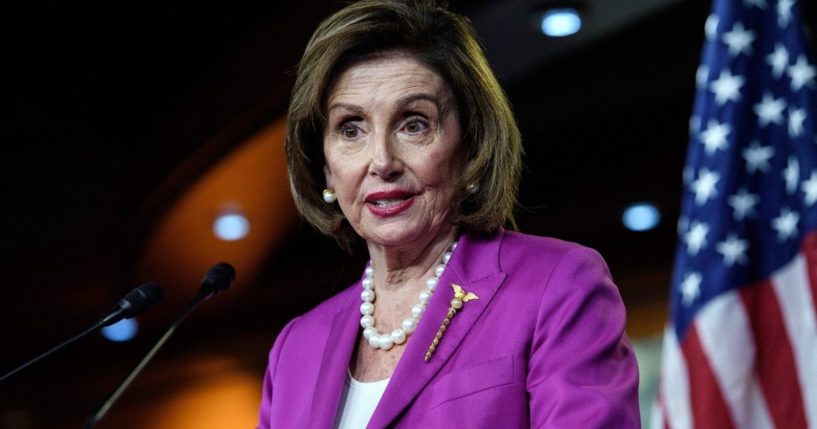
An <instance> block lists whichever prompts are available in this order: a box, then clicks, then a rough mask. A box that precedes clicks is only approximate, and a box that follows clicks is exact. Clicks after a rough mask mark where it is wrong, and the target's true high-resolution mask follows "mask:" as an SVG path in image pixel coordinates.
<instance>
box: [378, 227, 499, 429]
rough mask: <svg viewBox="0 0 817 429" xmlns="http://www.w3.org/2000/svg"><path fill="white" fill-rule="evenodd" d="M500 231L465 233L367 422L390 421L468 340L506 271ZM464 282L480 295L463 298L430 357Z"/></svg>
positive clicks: (471, 290)
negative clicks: (500, 252) (481, 234)
mask: <svg viewBox="0 0 817 429" xmlns="http://www.w3.org/2000/svg"><path fill="white" fill-rule="evenodd" d="M501 237H502V232H500V233H499V234H496V235H495V236H493V237H492V239H489V240H481V239H479V237H474V236H468V235H463V238H462V239H461V240H460V242H459V244H458V247H457V250H456V251H455V252H454V256H452V258H451V261H449V263H448V266H447V267H446V270H445V272H444V273H443V275H442V276H441V277H440V282H439V284H438V286H437V290H436V291H435V292H434V295H433V296H432V298H431V300H430V301H429V303H428V307H427V308H426V311H425V314H423V317H422V318H421V319H420V323H419V324H418V326H417V330H416V331H415V332H414V333H413V334H412V335H411V337H410V338H409V343H408V345H407V346H406V350H405V351H404V352H403V355H402V357H401V358H400V362H399V363H398V364H397V367H396V368H395V370H394V373H393V374H392V377H391V380H390V381H389V385H388V387H387V388H386V391H385V392H384V393H383V397H382V398H381V399H380V402H379V403H378V405H377V408H376V409H375V412H374V415H373V416H372V419H371V420H370V421H369V427H371V428H380V427H386V426H388V425H390V424H391V423H392V422H393V421H394V420H395V419H396V418H398V417H399V416H400V414H401V413H402V412H403V411H404V410H405V409H406V408H407V407H408V406H409V405H411V403H412V402H413V401H414V399H415V398H416V397H417V396H418V395H419V394H420V392H421V391H422V390H423V389H424V388H425V387H426V385H428V383H429V382H430V381H431V380H432V379H433V378H434V377H435V376H436V375H437V373H438V372H439V371H440V370H441V369H442V368H443V367H444V366H445V364H446V362H448V360H449V359H450V358H451V356H452V355H453V354H454V352H455V351H456V350H457V348H458V347H459V345H460V343H462V341H464V340H465V339H466V338H467V336H468V333H469V331H470V330H471V327H472V326H473V325H474V324H475V323H476V322H477V320H479V318H480V315H482V313H483V311H484V310H485V309H486V308H487V307H488V306H489V305H490V303H491V300H492V299H493V297H494V295H495V294H496V292H497V290H499V287H500V286H501V285H502V282H503V280H504V279H505V277H506V274H505V273H503V272H501V271H500V270H499V264H498V260H497V257H498V250H499V244H500V242H501ZM452 283H454V284H457V285H459V286H461V287H462V288H463V289H464V290H465V291H466V292H471V293H474V294H475V295H476V296H478V297H479V299H476V300H471V301H469V302H466V303H464V305H463V307H462V308H461V309H460V310H459V311H458V312H457V313H456V314H455V315H454V317H452V318H451V321H450V323H449V325H448V328H447V329H446V331H445V333H444V334H443V336H442V338H441V339H440V341H439V344H438V346H437V349H436V351H435V352H434V354H433V356H431V358H430V359H429V360H428V361H425V360H424V356H425V354H426V351H427V350H428V348H429V346H430V345H431V342H432V341H433V340H434V337H435V336H436V334H437V331H438V330H439V328H440V325H441V324H442V322H443V320H444V319H445V317H446V314H447V313H448V308H449V305H450V302H451V300H452V299H453V298H454V291H453V289H452V287H451V284H452Z"/></svg>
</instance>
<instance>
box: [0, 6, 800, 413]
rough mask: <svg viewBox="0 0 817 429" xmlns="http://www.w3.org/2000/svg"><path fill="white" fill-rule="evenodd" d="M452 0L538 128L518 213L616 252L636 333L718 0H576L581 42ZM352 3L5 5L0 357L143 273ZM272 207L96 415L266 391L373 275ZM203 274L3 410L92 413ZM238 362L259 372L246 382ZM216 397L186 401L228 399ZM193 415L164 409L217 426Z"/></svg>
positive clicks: (522, 112) (643, 319) (11, 385)
mask: <svg viewBox="0 0 817 429" xmlns="http://www.w3.org/2000/svg"><path fill="white" fill-rule="evenodd" d="M451 4H452V7H453V8H454V9H456V10H459V11H461V12H463V13H465V14H467V15H469V16H470V17H471V18H472V20H473V21H474V23H475V26H476V27H477V30H478V32H479V33H480V35H481V37H482V38H483V42H484V45H485V47H486V52H487V55H488V57H489V59H490V60H491V62H492V64H493V66H494V67H495V69H496V71H497V73H498V75H499V77H500V80H501V81H502V83H503V85H504V87H505V88H506V90H507V92H508V95H509V97H510V99H511V101H512V103H513V106H514V110H515V111H516V114H517V118H518V120H519V124H520V127H521V129H522V132H523V140H524V146H525V151H526V157H525V164H526V170H525V173H524V179H523V182H522V188H521V192H520V195H519V200H520V207H519V209H518V211H517V219H518V222H519V226H520V229H521V230H522V231H524V232H528V233H533V234H539V235H550V236H557V237H560V238H564V239H567V240H572V241H578V242H580V243H582V244H585V245H588V246H591V247H594V248H596V249H598V250H599V251H600V252H601V253H602V254H603V255H604V256H605V258H606V259H607V261H608V263H609V265H610V268H611V271H612V273H613V276H614V278H615V279H616V282H617V284H618V285H619V287H620V289H621V292H622V295H623V297H624V299H625V303H626V305H627V307H628V312H629V318H630V322H629V326H628V330H629V332H630V334H631V336H633V337H635V338H638V337H641V336H651V335H656V334H658V333H660V331H661V329H662V325H663V321H664V318H665V317H666V296H667V291H668V289H667V288H668V284H669V277H670V271H671V264H672V257H673V250H674V246H675V220H676V217H677V212H678V210H679V200H680V190H681V181H680V177H681V169H682V166H683V161H684V153H685V150H686V143H687V127H688V125H687V124H688V118H689V115H690V111H691V104H692V98H693V93H694V76H695V69H696V67H697V63H698V57H699V52H700V47H701V44H702V40H703V23H704V20H705V18H706V15H707V13H708V9H709V3H708V2H704V1H686V0H662V1H656V2H648V1H635V0H634V1H628V2H616V1H612V0H588V1H586V2H570V3H569V4H570V5H575V6H577V7H579V8H580V10H582V11H583V12H584V13H585V14H586V16H587V19H586V22H585V27H584V28H583V30H582V32H580V33H579V34H577V35H576V36H572V37H571V38H566V39H547V38H544V37H543V36H541V34H538V33H537V31H536V29H535V25H534V23H535V21H536V16H537V14H538V13H540V11H541V10H544V8H545V7H547V6H550V5H553V4H557V3H555V2H548V1H534V0H529V1H521V0H520V1H508V2H502V1H488V0H482V1H476V2H473V1H472V2H466V1H454V2H451ZM559 4H564V2H562V3H559ZM340 5H341V4H340V3H337V2H330V1H312V2H295V1H268V2H265V3H263V4H260V5H259V4H255V5H252V6H249V5H240V4H229V5H227V4H222V5H217V6H216V5H213V6H207V5H204V4H196V5H195V6H192V5H183V4H176V3H175V2H171V3H170V4H164V5H161V6H151V5H143V4H127V5H112V4H108V5H104V6H100V5H94V6H91V5H57V6H55V5H34V6H31V7H29V8H24V7H19V6H18V7H17V8H16V9H11V10H7V11H6V12H5V13H4V14H3V15H4V17H3V18H2V21H3V25H2V28H3V30H2V31H3V37H2V40H3V42H2V58H3V61H2V63H3V66H2V76H3V79H2V82H3V85H2V88H3V92H2V93H3V99H4V100H5V104H6V105H7V106H6V109H4V110H5V111H6V113H5V114H4V115H3V116H4V121H3V123H4V124H5V127H4V130H5V131H6V132H5V136H4V137H5V138H4V139H3V140H4V144H3V156H2V160H3V168H2V174H3V180H2V183H3V185H4V186H3V188H2V199H3V201H4V204H3V216H2V218H0V219H2V235H1V236H0V237H1V238H0V249H2V250H1V251H2V264H3V265H2V272H3V273H4V276H3V281H2V283H1V284H2V285H1V286H0V371H2V372H5V371H7V370H10V369H11V368H13V367H15V366H16V365H17V364H19V363H21V362H23V361H24V360H25V359H27V358H30V357H32V356H34V355H36V354H37V353H39V352H41V351H44V350H45V349H47V348H49V347H50V346H52V345H54V344H56V343H57V342H59V341H61V340H63V339H66V338H68V337H70V336H72V335H74V334H76V333H78V332H80V331H81V330H82V329H84V328H85V327H86V326H89V325H90V324H91V323H92V322H93V321H95V320H96V318H98V317H99V316H100V315H101V313H102V312H104V310H105V309H107V306H108V305H110V304H111V303H113V302H115V301H116V300H117V299H118V298H119V297H120V296H121V295H123V294H124V293H125V292H127V291H128V290H130V289H131V288H133V287H134V286H136V285H137V284H138V283H139V282H141V281H144V280H145V279H143V278H141V276H142V275H143V273H144V270H143V268H140V267H142V266H143V264H142V263H141V262H140V261H139V259H140V255H141V254H142V251H143V249H144V248H145V246H146V245H147V242H148V237H149V236H150V235H151V233H152V231H154V229H155V228H156V227H157V225H159V223H160V219H161V218H162V216H163V215H164V214H165V213H166V212H167V211H168V210H170V209H171V208H172V207H173V204H174V202H175V201H178V200H180V199H182V198H184V196H185V193H186V192H188V190H189V189H191V188H192V187H193V186H194V185H195V184H196V183H197V181H199V180H200V179H201V178H202V177H204V176H205V175H206V174H207V172H208V171H211V170H212V169H213V168H214V167H215V166H217V165H218V164H219V162H220V161H222V160H223V159H225V157H227V156H228V155H229V154H231V153H233V152H234V151H235V150H236V149H237V148H239V147H240V146H241V145H242V143H243V142H245V141H246V140H247V139H248V138H249V137H250V136H252V135H253V134H254V133H256V132H258V131H259V130H261V129H263V127H264V126H266V125H267V124H269V123H271V122H273V121H275V120H276V119H279V118H281V117H282V116H283V115H284V114H285V110H286V105H287V98H288V95H289V91H290V88H291V85H292V82H293V80H294V76H293V74H294V70H295V67H296V64H297V61H298V59H299V57H300V54H301V53H302V51H303V48H304V46H305V44H306V40H307V39H308V37H309V35H310V34H311V32H312V31H313V30H314V28H315V27H316V26H317V24H318V23H319V22H320V20H321V19H322V18H323V17H325V16H326V15H327V14H329V13H331V11H333V10H336V9H337V8H339V7H340ZM812 9H813V8H812ZM810 12H813V10H812V11H810ZM807 16H811V15H807ZM638 201H650V202H652V203H653V204H655V205H656V206H657V207H658V208H659V209H660V210H661V213H662V216H663V217H662V219H661V222H660V224H659V226H658V228H656V229H655V230H652V231H649V232H641V233H638V232H632V231H628V230H626V229H624V227H623V226H622V225H621V221H620V219H621V213H622V210H623V209H624V208H625V207H626V206H627V205H629V204H631V203H634V202H638ZM273 203H275V204H291V203H290V202H289V201H288V200H282V201H280V202H273ZM273 222H274V223H276V224H278V227H279V228H280V229H281V230H282V231H284V232H283V233H282V235H281V237H283V238H281V239H280V240H278V241H276V243H275V246H272V247H270V248H269V249H268V250H267V251H266V252H265V253H264V254H263V255H260V258H261V260H262V263H261V264H260V268H258V269H257V270H255V271H253V273H252V274H251V275H249V276H244V277H242V272H241V271H239V274H238V281H237V282H236V284H235V285H234V286H233V289H238V290H237V291H235V292H234V291H232V290H231V291H230V292H228V293H227V294H225V296H224V297H219V298H217V300H213V301H212V302H207V303H205V304H206V305H205V306H206V307H207V308H201V309H200V310H199V311H197V313H195V314H194V315H193V316H192V317H191V318H190V319H189V320H188V321H187V322H186V323H185V325H183V326H182V328H181V329H180V330H179V332H177V334H176V336H175V337H174V338H173V339H172V341H171V343H170V344H169V345H168V347H166V348H165V349H164V350H163V351H162V352H161V353H160V354H159V356H158V357H157V359H156V361H155V362H154V363H153V364H152V365H151V366H150V367H149V368H148V371H146V373H145V374H143V375H142V376H141V377H140V379H139V380H138V381H137V383H136V384H135V385H134V386H133V389H132V390H131V391H129V392H128V393H126V395H125V396H123V398H122V400H121V401H120V402H119V403H118V404H117V406H116V407H115V408H114V409H113V410H112V412H111V414H110V415H109V416H108V417H106V420H104V421H103V422H102V424H100V426H99V427H134V428H135V427H159V426H158V425H157V423H156V421H155V420H151V419H152V418H153V417H155V416H156V415H158V414H159V412H158V410H170V409H175V408H173V406H172V405H168V404H177V403H180V401H183V399H180V398H184V397H185V395H189V396H190V397H192V396H193V394H190V393H189V392H190V391H191V390H195V389H194V388H195V386H198V384H196V383H207V382H209V380H216V379H218V380H222V379H224V380H227V381H225V384H224V386H232V385H241V386H251V387H252V389H249V388H245V390H242V392H245V391H246V390H247V389H249V390H250V391H252V392H255V394H256V395H257V394H258V393H257V391H256V390H254V389H256V386H255V385H253V384H252V383H260V377H261V374H262V372H263V369H264V365H265V359H266V352H267V349H268V347H269V346H270V345H271V343H272V341H273V339H274V338H275V335H276V333H277V330H278V329H279V328H280V327H281V326H282V324H283V323H285V321H286V320H288V319H290V318H291V317H293V316H294V315H297V314H299V313H302V312H303V311H306V310H307V309H309V308H311V307H312V306H314V305H315V304H316V303H317V302H319V301H320V300H321V299H323V298H325V297H327V296H329V295H331V294H333V293H335V292H337V291H339V290H340V289H341V288H343V287H345V285H346V284H348V283H349V282H350V281H352V280H353V279H355V278H357V276H359V274H360V269H361V267H362V264H363V262H364V259H365V255H362V254H359V253H358V254H355V255H352V256H350V255H347V254H345V253H343V252H342V251H340V250H339V249H338V248H337V246H336V245H335V243H334V242H333V241H332V240H331V239H327V238H325V237H322V236H320V235H319V234H318V233H316V232H315V231H314V230H313V229H312V228H311V227H309V226H307V225H304V224H303V223H302V222H300V221H299V220H297V218H294V217H293V218H291V219H290V218H287V219H280V220H278V219H274V220H273ZM227 256H229V255H227ZM213 257H214V259H217V257H216V256H213ZM221 257H222V255H218V258H221ZM213 262H215V260H214V261H213ZM173 268H176V267H171V269H173ZM177 268H178V269H179V270H181V269H183V267H177ZM201 274H203V272H201ZM201 274H198V272H197V274H196V275H194V276H192V277H189V284H182V285H170V286H171V287H175V288H176V294H175V295H173V296H175V297H176V298H174V299H171V300H169V301H168V302H162V303H161V304H160V307H162V309H160V310H156V311H150V312H148V313H146V314H145V315H144V316H142V317H140V322H142V331H141V332H140V335H139V336H137V338H136V339H134V340H133V341H131V342H128V343H111V342H108V341H106V340H104V339H102V338H101V336H99V335H96V334H95V335H92V336H91V338H87V339H85V340H83V341H82V342H81V343H79V344H75V345H73V346H72V347H71V348H69V349H68V350H65V351H64V352H62V353H60V354H59V355H57V356H53V357H51V358H50V359H48V360H47V361H45V362H42V363H41V364H39V365H38V366H36V367H35V368H32V369H29V370H27V371H26V372H24V373H21V374H18V375H17V376H16V377H14V379H12V380H9V381H7V382H4V383H2V384H0V427H15V428H29V427H78V426H79V425H80V423H81V422H82V420H83V419H84V417H85V416H87V415H88V414H89V413H90V412H91V411H92V410H93V409H94V408H95V407H96V405H97V404H98V403H99V402H100V401H101V400H102V399H103V398H104V397H105V396H106V395H107V394H108V393H109V392H110V390H111V389H112V388H113V387H114V386H115V385H116V383H117V382H118V381H119V380H120V379H121V378H122V377H123V376H124V375H125V374H126V373H127V371H128V370H129V369H130V368H131V367H132V366H133V365H134V364H135V362H136V361H137V360H138V359H139V358H140V357H141V355H142V354H143V353H144V352H145V351H146V350H147V349H148V348H149V347H150V345H151V344H152V342H153V341H155V339H156V338H157V337H158V335H159V334H160V333H161V331H162V329H163V327H164V326H166V325H167V324H168V323H169V322H170V320H171V319H172V316H173V314H174V313H175V311H177V310H178V309H179V308H180V305H181V304H182V302H183V301H180V300H179V298H178V297H179V296H183V297H186V296H192V294H193V293H194V292H195V289H196V288H197V283H198V280H199V278H200V275H201ZM151 280H152V279H151ZM163 286H166V287H167V286H168V285H165V284H164V283H163ZM205 306H203V307H205ZM235 374H241V377H238V376H236V377H237V378H236V379H238V378H240V379H241V380H242V381H240V382H236V383H237V384H232V385H231V384H230V382H229V380H233V379H232V378H230V377H232V376H233V375H235ZM242 377H243V378H242ZM234 378H235V377H234ZM247 380H251V381H249V382H248V381H247ZM241 383H244V384H241ZM247 383H249V384H247ZM191 386H192V387H191ZM203 390H206V389H203ZM216 390H218V389H216ZM227 390H229V389H228V388H224V389H222V390H220V391H222V392H226V391H227ZM186 392H187V393H186ZM225 395H227V394H226V393H225ZM224 397H227V398H229V397H230V396H229V395H227V396H224ZM203 401H205V400H204V399H203ZM236 401H237V402H236V403H238V402H240V401H238V400H236ZM242 401H243V402H241V404H244V405H245V406H244V408H241V407H233V410H232V411H229V412H226V411H225V413H228V414H229V413H230V412H235V413H237V414H236V415H238V413H243V414H242V415H246V414H247V413H254V410H253V409H250V410H249V411H246V410H247V409H248V408H252V407H254V406H255V401H257V398H256V397H249V398H244V399H242ZM193 402H195V401H193ZM193 402H191V403H193ZM205 403H206V402H205ZM247 404H249V405H247ZM219 406H221V407H224V406H225V405H224V404H211V408H207V406H206V405H199V406H198V407H199V408H195V407H194V406H191V407H192V408H189V410H193V411H189V410H188V414H186V415H198V414H202V411H201V410H202V409H203V410H208V409H209V410H210V411H211V412H212V413H213V415H214V416H217V415H218V413H219V412H220V411H219V410H221V408H219ZM202 407H204V408H202ZM238 408H241V409H238ZM163 412H164V411H163ZM167 412H168V413H169V412H170V411H167ZM177 414H178V413H177ZM168 415H169V414H168ZM174 415H175V414H174ZM178 415H180V416H181V415H185V414H184V413H181V414H178ZM186 418H187V420H185V417H178V419H177V420H174V419H171V418H166V419H163V421H164V423H163V424H164V426H161V427H192V426H196V427H201V426H200V425H198V424H196V423H191V422H195V421H196V420H195V419H194V418H193V417H186ZM214 421H215V420H214ZM173 422H177V423H173ZM178 422H181V423H178ZM242 424H243V423H242ZM173 425H176V426H173ZM214 427H217V426H214ZM236 427H237V426H236Z"/></svg>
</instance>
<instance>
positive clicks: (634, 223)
mask: <svg viewBox="0 0 817 429" xmlns="http://www.w3.org/2000/svg"><path fill="white" fill-rule="evenodd" d="M621 221H622V222H623V223H624V226H625V227H626V228H627V229H629V230H632V231H648V230H651V229H653V228H655V227H656V226H657V225H658V222H660V221H661V213H660V212H659V211H658V209H657V208H656V207H655V206H654V205H652V204H650V203H636V204H632V205H630V206H629V207H627V208H626V209H624V214H623V215H622V216H621Z"/></svg>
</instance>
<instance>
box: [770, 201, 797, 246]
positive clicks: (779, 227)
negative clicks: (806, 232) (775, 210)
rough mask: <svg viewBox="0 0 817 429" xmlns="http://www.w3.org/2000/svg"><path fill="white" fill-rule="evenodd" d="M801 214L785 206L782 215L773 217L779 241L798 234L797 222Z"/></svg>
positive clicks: (773, 225)
mask: <svg viewBox="0 0 817 429" xmlns="http://www.w3.org/2000/svg"><path fill="white" fill-rule="evenodd" d="M799 221H800V215H799V214H797V213H796V212H793V211H791V210H789V209H788V208H787V207H783V209H782V210H780V216H778V217H776V218H774V219H772V228H773V229H774V230H775V231H777V241H780V242H783V241H786V240H788V239H790V238H792V237H793V236H794V235H795V234H797V222H799Z"/></svg>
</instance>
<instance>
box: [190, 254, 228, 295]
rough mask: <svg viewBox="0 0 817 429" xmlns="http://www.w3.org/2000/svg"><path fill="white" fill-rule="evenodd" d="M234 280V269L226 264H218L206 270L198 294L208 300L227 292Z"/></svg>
mask: <svg viewBox="0 0 817 429" xmlns="http://www.w3.org/2000/svg"><path fill="white" fill-rule="evenodd" d="M233 280H235V268H233V266H232V265H230V264H228V263H226V262H219V263H218V264H215V265H213V266H212V267H210V269H209V270H207V273H206V274H205V275H204V278H203V279H201V288H200V289H199V293H200V294H202V295H204V297H205V298H209V297H211V296H213V295H216V294H219V293H221V292H224V291H225V290H227V288H229V287H230V285H231V284H232V283H233Z"/></svg>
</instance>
